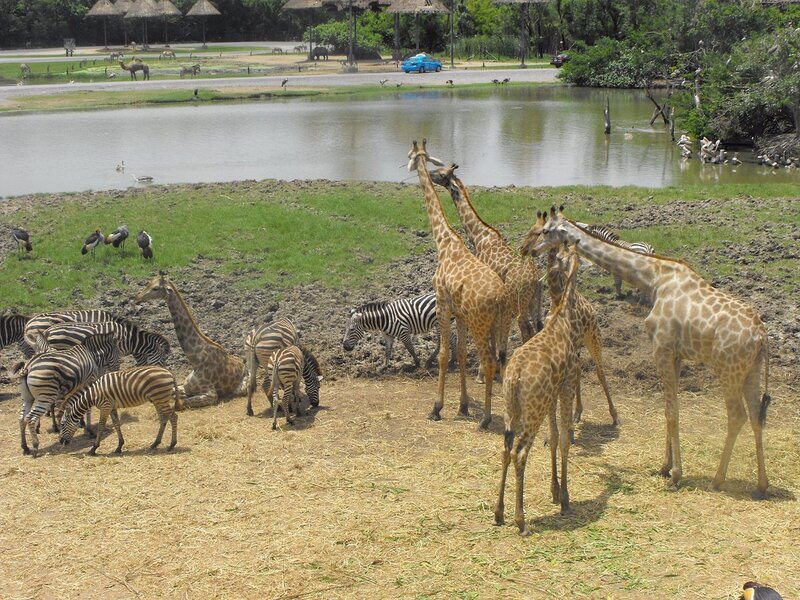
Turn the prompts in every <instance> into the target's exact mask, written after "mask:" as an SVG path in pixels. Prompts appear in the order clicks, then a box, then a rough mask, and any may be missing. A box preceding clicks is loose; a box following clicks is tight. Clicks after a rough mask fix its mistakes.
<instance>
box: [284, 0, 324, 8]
mask: <svg viewBox="0 0 800 600" xmlns="http://www.w3.org/2000/svg"><path fill="white" fill-rule="evenodd" d="M283 8H286V9H288V10H302V9H304V8H322V0H288V2H286V4H284V5H283Z"/></svg>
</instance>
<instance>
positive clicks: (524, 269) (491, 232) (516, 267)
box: [431, 164, 542, 343]
mask: <svg viewBox="0 0 800 600" xmlns="http://www.w3.org/2000/svg"><path fill="white" fill-rule="evenodd" d="M457 168H458V165H455V164H453V165H450V166H449V167H446V168H442V169H438V170H436V171H433V172H432V173H431V179H432V180H433V182H434V183H435V184H437V185H440V186H442V187H444V188H447V190H448V191H449V192H450V196H451V197H452V198H453V203H454V204H455V206H456V210H457V211H458V217H459V219H461V224H462V225H463V226H464V231H465V232H466V234H467V238H468V239H469V241H470V242H471V243H472V245H473V246H474V248H475V256H477V257H478V258H479V259H480V260H481V262H483V263H485V264H486V265H488V266H489V268H490V269H492V271H494V272H495V273H497V274H498V275H499V276H500V279H502V280H503V281H504V282H505V284H506V288H507V293H508V297H509V298H510V299H511V312H512V316H514V315H516V316H517V320H518V324H519V332H520V336H521V337H522V342H523V343H525V342H527V341H528V340H529V339H530V338H531V337H532V336H533V334H534V333H535V332H536V329H538V328H539V327H540V325H541V312H542V286H541V284H540V283H539V274H538V273H537V271H536V263H535V262H534V261H533V260H531V259H530V258H528V257H524V256H517V255H516V254H515V253H514V251H513V250H512V249H511V246H509V245H508V242H506V240H505V239H504V238H503V236H502V234H501V233H500V232H499V231H497V229H495V228H494V227H492V226H490V225H488V224H487V223H486V222H484V220H483V219H481V217H480V215H479V214H478V213H477V212H476V211H475V208H474V207H473V206H472V203H471V202H470V200H469V193H468V192H467V188H466V186H465V185H464V184H463V182H462V181H461V180H460V179H459V178H458V177H456V175H455V170H456V169H457ZM531 321H532V322H531Z"/></svg>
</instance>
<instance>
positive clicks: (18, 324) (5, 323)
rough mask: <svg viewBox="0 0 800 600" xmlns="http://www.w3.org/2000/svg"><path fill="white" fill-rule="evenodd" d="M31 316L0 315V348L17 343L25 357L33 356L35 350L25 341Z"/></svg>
mask: <svg viewBox="0 0 800 600" xmlns="http://www.w3.org/2000/svg"><path fill="white" fill-rule="evenodd" d="M30 320H31V318H30V317H29V316H27V315H3V316H0V349H2V348H5V347H6V346H8V345H9V344H13V343H17V344H18V345H19V349H20V350H21V351H22V354H23V355H24V356H25V358H30V357H32V356H33V353H34V350H33V347H32V346H29V345H28V344H27V342H25V325H27V324H28V321H30Z"/></svg>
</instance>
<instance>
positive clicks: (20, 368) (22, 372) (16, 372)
mask: <svg viewBox="0 0 800 600" xmlns="http://www.w3.org/2000/svg"><path fill="white" fill-rule="evenodd" d="M27 364H28V363H27V362H25V361H24V360H21V361H19V362H18V363H17V364H15V365H14V366H13V367H11V376H12V377H19V378H20V379H22V378H24V377H25V376H26V375H27V374H28V370H27V369H26V368H25V365H27Z"/></svg>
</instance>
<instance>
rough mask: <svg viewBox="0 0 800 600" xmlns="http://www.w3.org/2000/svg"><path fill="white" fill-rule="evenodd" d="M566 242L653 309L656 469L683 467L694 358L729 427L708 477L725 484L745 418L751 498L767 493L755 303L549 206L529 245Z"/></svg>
mask: <svg viewBox="0 0 800 600" xmlns="http://www.w3.org/2000/svg"><path fill="white" fill-rule="evenodd" d="M564 240H569V241H571V242H579V243H578V252H579V253H580V254H581V255H582V256H585V257H586V258H588V259H589V260H591V261H592V262H594V263H595V264H597V265H598V266H600V267H602V268H604V269H606V270H608V271H611V273H613V274H619V275H620V276H621V277H622V278H623V279H624V280H625V281H627V282H628V283H630V284H631V285H633V286H634V287H636V288H638V289H640V290H641V291H642V292H645V293H647V294H648V296H649V297H650V298H652V299H653V308H652V310H651V311H650V314H649V315H648V316H647V317H646V318H645V321H644V324H645V330H646V331H647V333H648V335H649V336H650V339H651V341H652V343H653V358H654V359H655V363H656V372H657V374H658V378H659V380H660V382H661V387H662V391H663V397H664V404H665V409H664V412H665V415H666V425H667V426H666V445H665V450H664V463H663V465H662V467H661V474H662V476H664V477H669V476H670V473H671V475H672V485H673V487H676V486H677V485H678V483H679V482H680V479H681V475H682V473H683V470H682V464H681V451H680V440H679V418H678V417H679V404H678V397H677V388H678V377H679V374H680V370H681V361H683V360H694V361H698V362H703V363H705V364H707V365H708V366H710V367H711V368H712V370H713V371H714V373H715V374H716V376H717V377H718V379H719V381H720V383H721V385H722V388H723V393H724V397H725V408H726V412H727V416H728V431H727V436H726V439H725V445H724V447H723V450H722V457H721V459H720V463H719V467H718V468H717V472H716V475H715V476H714V479H713V481H712V486H713V487H714V488H715V489H719V487H720V486H721V485H722V484H723V483H724V482H725V477H726V474H727V471H728V464H729V462H730V459H731V453H732V451H733V445H734V443H735V442H736V437H737V436H738V434H739V431H740V430H741V428H742V425H744V423H745V422H746V421H747V419H748V416H749V419H750V426H751V428H752V430H753V435H754V437H755V444H756V461H757V464H758V484H757V487H756V490H755V492H754V494H753V495H754V496H755V497H756V498H764V497H766V493H767V487H768V485H769V484H768V481H767V471H766V467H765V465H764V447H763V440H762V430H763V427H764V424H765V422H766V418H767V407H768V406H769V403H770V401H771V399H770V396H769V394H768V393H767V390H768V387H769V340H768V337H767V330H766V328H765V327H764V324H763V323H762V322H761V319H760V318H759V317H758V315H757V314H756V311H755V310H753V308H752V307H751V306H749V305H747V304H745V303H744V302H742V301H740V300H738V299H736V298H733V297H732V296H729V295H728V294H726V293H725V292H722V291H720V290H717V289H715V288H714V287H712V286H711V285H709V284H708V283H707V282H706V281H705V280H704V279H703V278H702V277H700V275H698V274H697V273H695V271H694V270H692V268H691V267H689V265H688V264H686V263H685V262H684V261H680V260H674V259H671V258H665V257H663V256H658V255H650V254H640V253H638V252H634V251H632V250H628V249H626V248H622V247H621V246H618V245H616V244H614V243H612V242H607V241H605V240H603V239H601V238H598V237H595V236H593V235H591V234H590V233H589V232H587V231H586V230H584V229H582V228H580V227H579V226H578V225H576V224H575V222H574V221H569V220H567V219H566V218H565V217H564V215H563V212H562V210H561V209H559V210H558V211H556V209H555V207H552V208H551V209H550V219H549V220H548V221H547V223H546V224H545V226H544V228H543V230H542V235H541V237H540V240H539V242H538V243H537V244H536V245H535V246H534V251H537V252H538V251H542V250H545V249H548V248H550V247H552V246H553V245H556V244H558V243H559V242H561V241H564ZM762 363H763V366H764V394H763V396H761V398H760V399H759V393H760V385H761V384H760V372H761V366H762Z"/></svg>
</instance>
